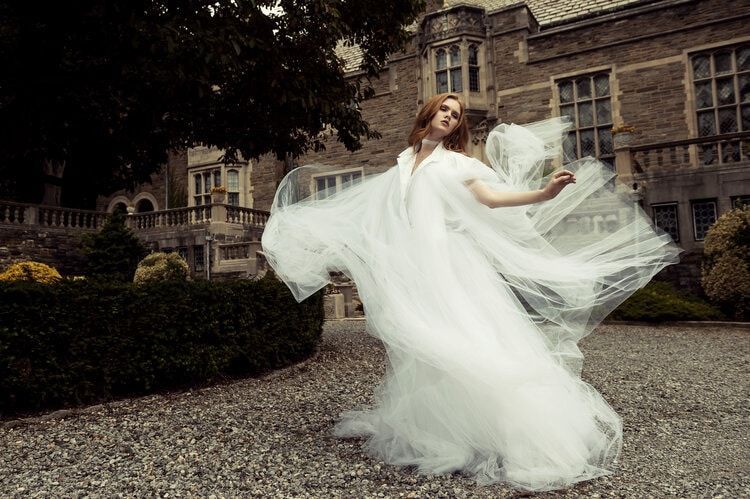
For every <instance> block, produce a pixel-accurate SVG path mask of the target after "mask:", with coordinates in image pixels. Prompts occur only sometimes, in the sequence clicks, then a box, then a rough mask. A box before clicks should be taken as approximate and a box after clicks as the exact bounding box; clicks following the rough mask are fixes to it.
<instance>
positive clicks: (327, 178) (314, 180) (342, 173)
mask: <svg viewBox="0 0 750 499" xmlns="http://www.w3.org/2000/svg"><path fill="white" fill-rule="evenodd" d="M347 177H348V178H351V179H352V182H354V183H357V182H361V181H362V178H363V177H364V168H363V167H357V168H346V169H343V170H331V171H329V172H325V173H319V174H315V175H312V176H311V177H310V193H311V194H313V195H314V196H315V198H316V199H324V198H325V197H328V196H330V195H331V194H333V193H336V192H339V191H340V190H341V189H342V188H343V187H344V182H345V180H346V178H347ZM321 182H325V183H326V189H325V190H328V189H333V191H332V192H325V190H321V189H320V188H319V186H320V183H321Z"/></svg>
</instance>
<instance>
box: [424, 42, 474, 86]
mask: <svg viewBox="0 0 750 499" xmlns="http://www.w3.org/2000/svg"><path fill="white" fill-rule="evenodd" d="M434 56H435V61H434V63H435V90H437V93H445V92H456V93H458V92H463V90H464V79H463V78H464V76H463V75H464V73H467V74H468V76H469V78H468V82H469V91H470V92H479V91H480V86H479V46H478V45H477V44H476V43H472V44H470V45H468V47H467V46H465V45H464V46H463V47H462V46H461V45H458V44H455V45H451V46H449V47H443V48H439V49H437V50H435V52H434Z"/></svg>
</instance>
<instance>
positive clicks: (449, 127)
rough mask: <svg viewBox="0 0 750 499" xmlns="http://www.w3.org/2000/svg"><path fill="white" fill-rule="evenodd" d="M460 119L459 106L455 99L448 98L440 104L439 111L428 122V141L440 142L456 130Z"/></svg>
mask: <svg viewBox="0 0 750 499" xmlns="http://www.w3.org/2000/svg"><path fill="white" fill-rule="evenodd" d="M459 118H461V106H460V105H459V104H458V101H457V100H456V99H451V98H450V97H448V98H447V99H445V100H444V101H443V103H442V104H440V109H438V112H437V113H435V115H434V116H433V117H432V119H431V120H430V133H429V134H427V138H428V139H430V140H442V139H443V138H444V137H445V136H446V135H450V133H451V132H452V131H453V130H454V129H455V128H456V126H457V125H458V120H459Z"/></svg>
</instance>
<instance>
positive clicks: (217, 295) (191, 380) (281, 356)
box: [0, 277, 323, 416]
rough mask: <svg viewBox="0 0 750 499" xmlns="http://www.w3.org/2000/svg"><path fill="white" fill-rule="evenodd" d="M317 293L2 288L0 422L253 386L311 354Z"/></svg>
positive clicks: (169, 286)
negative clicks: (254, 380)
mask: <svg viewBox="0 0 750 499" xmlns="http://www.w3.org/2000/svg"><path fill="white" fill-rule="evenodd" d="M322 324H323V300H322V293H318V294H316V295H313V296H312V297H310V298H309V299H308V300H305V301H304V302H303V303H301V304H298V303H297V302H296V301H295V300H294V298H293V297H292V295H291V293H290V292H289V290H288V289H287V288H286V286H284V284H283V283H281V282H279V281H277V280H276V279H274V278H272V277H267V278H264V279H261V280H259V281H228V282H222V283H211V282H205V281H198V282H179V281H165V282H150V283H144V284H143V285H138V286H136V285H133V284H123V283H116V282H112V281H110V282H103V281H97V280H93V281H92V280H84V281H72V280H62V281H59V282H57V283H55V284H53V285H45V286H42V285H40V284H35V283H0V415H2V416H7V415H10V414H14V413H15V414H17V413H20V412H29V411H32V412H33V411H38V410H42V409H52V408H59V407H65V406H75V405H80V404H90V403H96V402H100V401H105V400H110V399H112V398H116V397H122V396H131V395H138V394H144V393H150V392H154V391H159V390H166V389H175V388H184V387H190V386H195V385H203V384H206V383H210V382H213V381H216V380H220V379H222V378H224V377H227V376H241V375H242V376H245V375H255V374H258V373H261V372H264V371H267V370H269V369H275V368H279V367H283V366H286V365H289V364H291V363H294V362H297V361H299V360H302V359H304V358H306V357H308V356H309V355H311V354H312V352H313V351H314V349H315V347H316V345H317V343H318V340H319V338H320V334H321V331H322Z"/></svg>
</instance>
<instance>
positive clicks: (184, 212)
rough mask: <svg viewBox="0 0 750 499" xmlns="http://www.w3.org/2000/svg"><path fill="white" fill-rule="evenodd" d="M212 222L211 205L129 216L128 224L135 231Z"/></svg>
mask: <svg viewBox="0 0 750 499" xmlns="http://www.w3.org/2000/svg"><path fill="white" fill-rule="evenodd" d="M209 222H211V205H200V206H190V207H188V208H174V209H171V210H160V211H149V212H145V213H133V214H131V215H128V224H129V225H130V227H132V228H133V229H153V228H162V227H182V226H188V225H196V224H205V223H209Z"/></svg>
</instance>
